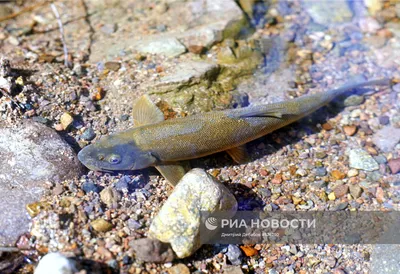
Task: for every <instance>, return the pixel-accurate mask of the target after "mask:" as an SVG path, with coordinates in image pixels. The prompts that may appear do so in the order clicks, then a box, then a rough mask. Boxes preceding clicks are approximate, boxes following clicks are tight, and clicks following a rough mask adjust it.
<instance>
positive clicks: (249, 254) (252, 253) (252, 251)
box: [240, 245, 258, 257]
mask: <svg viewBox="0 0 400 274" xmlns="http://www.w3.org/2000/svg"><path fill="white" fill-rule="evenodd" d="M240 249H241V250H243V252H244V254H246V256H247V257H252V256H255V255H257V254H258V250H257V249H255V248H254V247H251V246H246V245H243V246H241V247H240Z"/></svg>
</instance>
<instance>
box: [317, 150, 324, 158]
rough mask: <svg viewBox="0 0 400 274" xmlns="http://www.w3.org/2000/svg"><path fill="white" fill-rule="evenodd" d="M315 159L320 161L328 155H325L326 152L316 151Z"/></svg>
mask: <svg viewBox="0 0 400 274" xmlns="http://www.w3.org/2000/svg"><path fill="white" fill-rule="evenodd" d="M315 157H317V158H318V159H323V158H325V157H326V153H325V151H316V152H315Z"/></svg>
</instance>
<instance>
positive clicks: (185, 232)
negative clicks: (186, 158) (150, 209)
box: [149, 168, 238, 258]
mask: <svg viewBox="0 0 400 274" xmlns="http://www.w3.org/2000/svg"><path fill="white" fill-rule="evenodd" d="M237 206H238V204H237V202H236V199H235V197H234V196H233V195H232V194H231V193H230V191H229V190H228V189H227V188H226V187H225V186H224V185H222V184H221V183H219V182H218V181H217V180H216V179H215V178H214V177H212V176H211V175H209V174H208V173H207V172H206V171H204V170H202V169H199V168H195V169H192V170H191V171H189V172H188V173H186V174H185V176H183V177H182V179H181V180H180V182H179V183H178V184H177V185H176V186H175V189H174V191H173V192H172V194H171V195H170V196H169V198H168V200H167V201H166V202H165V204H164V205H163V207H162V208H161V210H160V212H159V213H158V215H157V216H155V217H154V219H153V222H152V223H151V225H150V229H149V237H150V238H153V239H158V240H160V241H162V242H165V243H170V244H171V246H172V249H173V250H174V251H175V253H176V255H177V256H178V257H179V258H184V257H187V256H190V255H191V254H192V253H193V252H195V251H196V250H197V249H198V248H199V247H200V246H201V243H200V235H199V229H200V225H201V220H202V218H203V217H202V214H205V213H207V216H208V215H209V214H212V213H215V212H219V211H225V212H226V213H231V214H232V215H234V214H235V213H236V210H237Z"/></svg>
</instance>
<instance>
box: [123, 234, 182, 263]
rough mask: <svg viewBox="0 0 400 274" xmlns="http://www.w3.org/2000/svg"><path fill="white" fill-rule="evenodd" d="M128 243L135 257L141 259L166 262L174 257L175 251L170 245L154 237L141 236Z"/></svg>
mask: <svg viewBox="0 0 400 274" xmlns="http://www.w3.org/2000/svg"><path fill="white" fill-rule="evenodd" d="M129 245H130V246H131V247H132V249H133V250H134V251H135V253H136V254H135V256H136V258H137V259H139V260H141V261H145V262H153V263H167V262H171V261H173V260H174V259H175V253H174V251H173V250H172V248H171V245H170V244H167V243H163V242H160V241H159V240H156V239H150V238H142V239H137V240H132V241H130V242H129Z"/></svg>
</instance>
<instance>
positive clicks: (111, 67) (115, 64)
mask: <svg viewBox="0 0 400 274" xmlns="http://www.w3.org/2000/svg"><path fill="white" fill-rule="evenodd" d="M104 66H105V68H106V69H109V70H112V71H118V70H119V69H120V68H121V63H120V62H106V63H105V64H104Z"/></svg>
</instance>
